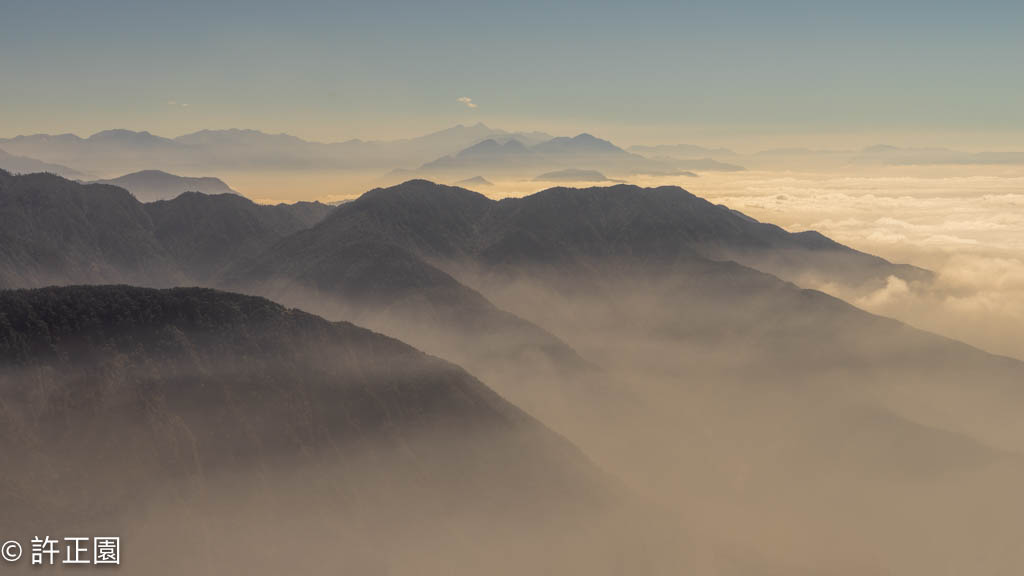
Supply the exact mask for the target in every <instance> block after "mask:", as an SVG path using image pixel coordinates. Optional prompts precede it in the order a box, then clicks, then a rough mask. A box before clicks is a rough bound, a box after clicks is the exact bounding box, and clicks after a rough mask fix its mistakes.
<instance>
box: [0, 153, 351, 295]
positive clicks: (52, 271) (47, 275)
mask: <svg viewBox="0 0 1024 576" xmlns="http://www.w3.org/2000/svg"><path fill="white" fill-rule="evenodd" d="M331 209H332V207H329V206H326V205H323V204H319V203H308V202H307V203H297V204H292V205H286V204H281V205H276V206H266V205H259V204H255V203H253V202H252V201H250V200H247V199H245V198H242V197H241V196H237V195H232V194H224V195H218V196H209V195H205V194H200V193H189V194H182V195H180V196H178V197H177V198H175V199H174V200H169V201H161V202H155V203H151V204H143V203H141V202H139V201H138V200H137V199H136V198H135V197H133V196H132V195H131V194H130V193H129V192H128V191H127V190H124V189H123V188H119V187H116V186H112V185H106V184H81V183H78V182H73V181H70V180H67V179H64V178H61V177H59V176H56V175H52V174H28V175H12V174H10V173H7V172H4V171H0V220H2V221H3V222H4V223H5V225H4V226H3V228H2V229H0V287H37V286H44V285H48V284H69V283H107V282H128V283H132V284H137V285H143V286H169V285H177V284H183V283H196V282H200V283H206V282H208V281H210V280H211V279H212V277H213V276H214V274H215V273H217V272H219V271H220V270H221V269H222V268H224V267H225V266H226V265H228V264H229V263H232V262H234V261H235V260H237V259H239V258H247V257H251V256H255V255H256V254H257V253H258V252H260V251H261V250H263V249H265V248H267V247H269V246H270V245H272V244H273V243H274V242H276V241H277V240H279V239H280V238H283V237H285V236H287V235H289V234H291V233H294V232H296V231H298V230H300V229H302V228H306V227H308V226H310V225H312V224H313V223H315V222H317V221H319V219H321V218H322V217H323V216H325V215H326V214H327V213H328V212H329V211H330V210H331Z"/></svg>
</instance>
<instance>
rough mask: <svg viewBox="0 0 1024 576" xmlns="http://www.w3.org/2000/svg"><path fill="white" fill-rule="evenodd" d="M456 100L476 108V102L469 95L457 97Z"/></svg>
mask: <svg viewBox="0 0 1024 576" xmlns="http://www.w3.org/2000/svg"><path fill="white" fill-rule="evenodd" d="M456 101H458V102H461V103H463V104H465V105H466V107H467V108H476V103H475V102H473V99H472V98H470V97H468V96H462V97H460V98H457V99H456Z"/></svg>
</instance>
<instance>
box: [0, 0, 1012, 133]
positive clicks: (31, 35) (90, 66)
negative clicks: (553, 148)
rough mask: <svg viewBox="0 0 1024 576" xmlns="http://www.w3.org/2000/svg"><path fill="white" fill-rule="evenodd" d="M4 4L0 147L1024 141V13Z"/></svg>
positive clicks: (971, 6)
mask: <svg viewBox="0 0 1024 576" xmlns="http://www.w3.org/2000/svg"><path fill="white" fill-rule="evenodd" d="M0 7H2V10H0V12H2V14H3V17H2V18H0V75H2V77H3V78H4V82H3V86H2V88H0V136H3V137H9V136H14V135H17V134H29V133H41V132H45V133H62V132H73V133H77V134H80V135H83V136H84V135H88V134H91V133H93V132H96V131H100V130H104V129H109V128H128V129H133V130H148V131H151V132H154V133H158V134H161V135H167V136H177V135H180V134H183V133H186V132H191V131H194V130H199V129H204V128H214V129H215V128H230V127H237V128H254V129H259V130H263V131H267V132H287V133H290V134H295V135H298V136H301V137H304V138H307V139H313V140H321V141H333V140H344V139H348V138H353V137H359V138H365V139H375V138H395V137H404V136H412V135H416V134H421V133H424V132H428V131H431V130H435V129H440V128H444V127H447V126H450V125H453V124H455V123H471V122H477V121H483V122H485V123H487V124H489V125H495V126H501V127H505V128H509V129H516V130H529V129H542V130H547V131H550V132H554V133H574V132H577V131H584V130H587V131H592V132H599V133H601V134H602V135H604V136H606V137H612V138H615V139H617V140H621V141H623V142H622V143H623V144H632V143H640V142H647V143H661V142H674V141H680V140H691V141H692V140H700V142H701V143H709V144H733V145H735V144H736V143H738V142H739V143H741V142H743V141H748V140H751V139H754V140H761V141H766V142H767V141H770V142H774V143H783V142H785V141H787V139H799V138H805V140H806V137H807V136H808V135H810V137H811V138H815V137H816V138H818V139H821V138H824V137H826V136H828V137H830V138H831V137H833V136H835V135H846V136H847V137H849V138H852V139H855V140H857V141H858V142H869V141H880V140H886V141H890V142H897V143H922V142H931V141H934V139H935V138H936V137H937V135H939V136H941V138H942V139H945V140H953V139H957V140H958V142H948V141H947V142H943V144H946V145H956V144H961V145H960V146H959V147H960V148H965V147H967V148H976V149H978V148H992V149H1012V148H1014V147H1015V146H1014V144H1016V143H1019V142H1022V139H1021V134H1024V106H1021V105H1020V103H1021V102H1022V101H1024V74H1021V73H1020V66H1021V62H1020V58H1021V55H1022V54H1024V34H1022V33H1021V31H1022V30H1024V3H1021V2H988V1H985V0H981V1H975V2H970V3H965V2H945V1H931V2H924V1H910V2H894V1H888V2H875V1H873V0H865V1H860V2H842V3H838V2H836V3H833V2H785V1H782V2H762V1H731V2H730V1H721V0H719V1H714V2H710V1H709V2H685V1H681V2H632V3H626V2H614V3H611V2H582V1H568V2H532V1H529V0H526V1H519V2H508V1H504V2H480V1H474V2H469V1H465V2H463V1H454V2H453V1H443V0H442V1H440V2H421V1H388V0H377V1H373V2H278V1H274V2H267V1H263V0H251V1H247V2H216V3H214V2H191V1H187V0H181V1H177V2H149V1H146V0H132V1H115V0H90V1H88V2H73V1H64V2H56V1H51V0H0ZM681 135H689V136H692V137H690V138H682V137H681ZM1016 147H1017V148H1020V147H1021V146H1019V145H1018V146H1016Z"/></svg>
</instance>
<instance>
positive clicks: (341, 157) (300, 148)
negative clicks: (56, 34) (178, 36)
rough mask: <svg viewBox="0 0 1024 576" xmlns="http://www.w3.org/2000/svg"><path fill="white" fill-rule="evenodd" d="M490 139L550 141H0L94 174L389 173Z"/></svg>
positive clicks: (124, 133)
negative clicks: (157, 171) (153, 171)
mask: <svg viewBox="0 0 1024 576" xmlns="http://www.w3.org/2000/svg"><path fill="white" fill-rule="evenodd" d="M489 138H498V139H507V138H515V139H516V140H517V141H520V142H526V143H528V144H531V145H532V144H535V143H538V142H542V141H545V140H549V139H550V138H551V136H550V135H547V134H543V133H539V132H516V133H510V132H506V131H504V130H500V129H493V128H490V127H488V126H485V125H484V124H475V125H472V126H463V125H461V124H460V125H457V126H454V127H452V128H448V129H445V130H441V131H438V132H433V133H430V134H427V135H424V136H420V137H417V138H409V139H403V140H392V141H364V140H347V141H344V142H335V143H321V142H310V141H306V140H302V139H301V138H296V137H294V136H290V135H287V134H266V133H263V132H259V131H257V130H237V129H231V130H202V131H199V132H194V133H191V134H185V135H183V136H179V137H177V138H164V137H162V136H156V135H154V134H150V133H149V132H133V131H129V130H107V131H103V132H98V133H96V134H93V135H92V136H89V137H88V138H81V137H79V136H76V135H74V134H60V135H48V134H35V135H29V136H17V137H14V138H5V139H0V148H2V149H4V150H6V151H7V152H9V153H11V154H18V155H22V156H27V157H30V158H37V159H40V160H42V161H45V162H50V163H59V164H67V165H71V166H75V167H77V169H78V170H87V171H89V172H93V173H106V174H111V173H115V174H116V173H124V172H135V171H139V170H146V169H151V168H154V167H156V168H159V169H161V170H169V171H180V172H191V173H194V172H197V171H211V172H215V171H218V170H246V169H263V170H266V169H277V170H304V169H312V168H319V169H334V170H371V169H372V170H380V171H384V170H389V169H393V168H396V167H401V166H415V165H418V164H421V163H423V162H426V161H428V160H430V159H432V158H435V157H437V156H439V155H443V154H450V153H454V152H457V151H458V150H461V149H463V148H466V147H468V146H471V145H473V144H475V143H477V142H480V141H483V140H487V139H489Z"/></svg>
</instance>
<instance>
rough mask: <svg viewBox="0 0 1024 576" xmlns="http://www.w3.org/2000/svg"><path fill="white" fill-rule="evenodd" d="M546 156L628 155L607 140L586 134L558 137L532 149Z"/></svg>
mask: <svg viewBox="0 0 1024 576" xmlns="http://www.w3.org/2000/svg"><path fill="white" fill-rule="evenodd" d="M533 149H534V150H536V151H539V152H544V153H547V154H628V152H626V151H625V150H623V149H622V148H619V147H618V146H616V145H615V144H612V143H611V142H609V141H608V140H602V139H601V138H597V137H595V136H593V135H591V134H587V133H586V132H584V133H582V134H578V135H576V136H573V137H571V138H570V137H568V136H559V137H556V138H552V139H551V140H548V141H547V142H542V143H540V144H537V145H536V146H534V147H533Z"/></svg>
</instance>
